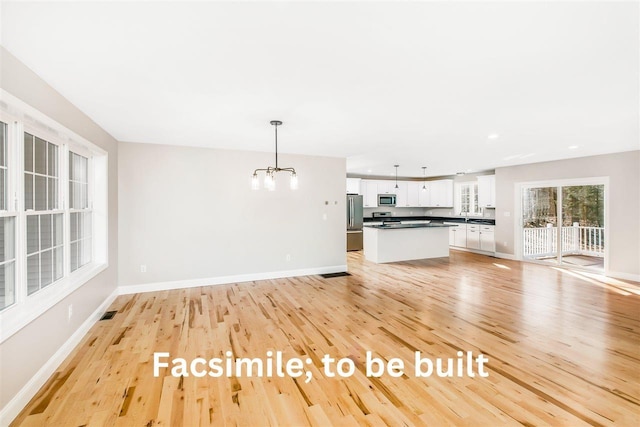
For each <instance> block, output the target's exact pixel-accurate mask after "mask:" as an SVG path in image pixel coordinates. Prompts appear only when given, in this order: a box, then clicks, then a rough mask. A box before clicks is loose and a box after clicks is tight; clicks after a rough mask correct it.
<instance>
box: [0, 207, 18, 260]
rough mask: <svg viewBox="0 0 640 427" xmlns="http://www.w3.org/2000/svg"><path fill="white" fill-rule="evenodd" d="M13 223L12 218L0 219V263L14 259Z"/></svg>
mask: <svg viewBox="0 0 640 427" xmlns="http://www.w3.org/2000/svg"><path fill="white" fill-rule="evenodd" d="M14 223H15V219H14V218H13V217H4V218H0V262H4V261H8V260H12V259H13V258H14V257H15V255H14V254H15V234H14V233H15V232H14V230H15V229H14Z"/></svg>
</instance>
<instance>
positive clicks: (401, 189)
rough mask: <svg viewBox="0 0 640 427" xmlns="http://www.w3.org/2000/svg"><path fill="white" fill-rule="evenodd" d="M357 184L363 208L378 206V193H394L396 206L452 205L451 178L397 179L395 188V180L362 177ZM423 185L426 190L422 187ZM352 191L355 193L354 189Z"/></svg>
mask: <svg viewBox="0 0 640 427" xmlns="http://www.w3.org/2000/svg"><path fill="white" fill-rule="evenodd" d="M359 184H360V185H359V188H360V191H361V192H360V194H362V195H363V196H364V197H363V199H364V207H365V208H372V207H376V206H378V194H395V195H396V196H397V200H396V207H398V208H415V207H425V208H432V207H433V208H437V207H443V208H448V207H452V206H453V180H452V179H441V180H438V181H426V182H424V181H398V188H395V187H396V181H395V180H388V181H384V180H369V179H363V180H361V181H360V183H359ZM349 185H350V184H349V183H347V192H351V191H350V190H349V188H351V187H349ZM352 185H354V184H352ZM423 186H424V187H425V188H426V190H423V189H422V187H423ZM353 188H355V187H353ZM353 192H354V193H355V191H353Z"/></svg>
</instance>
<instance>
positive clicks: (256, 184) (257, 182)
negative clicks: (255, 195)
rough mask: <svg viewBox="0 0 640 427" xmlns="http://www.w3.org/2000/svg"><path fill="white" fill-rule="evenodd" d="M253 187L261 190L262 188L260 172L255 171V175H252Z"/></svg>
mask: <svg viewBox="0 0 640 427" xmlns="http://www.w3.org/2000/svg"><path fill="white" fill-rule="evenodd" d="M251 189H252V190H259V189H260V180H259V179H258V174H257V173H255V172H254V173H253V176H252V177H251Z"/></svg>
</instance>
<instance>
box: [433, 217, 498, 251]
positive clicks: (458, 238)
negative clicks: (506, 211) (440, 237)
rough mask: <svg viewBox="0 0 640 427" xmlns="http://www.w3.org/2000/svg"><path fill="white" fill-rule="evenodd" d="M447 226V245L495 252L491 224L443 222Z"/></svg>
mask: <svg viewBox="0 0 640 427" xmlns="http://www.w3.org/2000/svg"><path fill="white" fill-rule="evenodd" d="M445 224H448V225H455V226H456V227H449V246H453V247H458V248H467V249H473V250H478V251H483V252H495V251H496V243H495V238H494V226H493V225H479V224H460V223H455V222H445Z"/></svg>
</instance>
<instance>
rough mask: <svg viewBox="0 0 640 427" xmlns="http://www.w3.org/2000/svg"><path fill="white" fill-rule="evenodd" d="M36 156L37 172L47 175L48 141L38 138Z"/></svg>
mask: <svg viewBox="0 0 640 427" xmlns="http://www.w3.org/2000/svg"><path fill="white" fill-rule="evenodd" d="M35 154H36V155H35V162H36V163H35V172H36V173H41V174H43V175H45V174H46V173H47V141H45V140H44V139H40V138H38V137H37V136H36V145H35Z"/></svg>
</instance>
